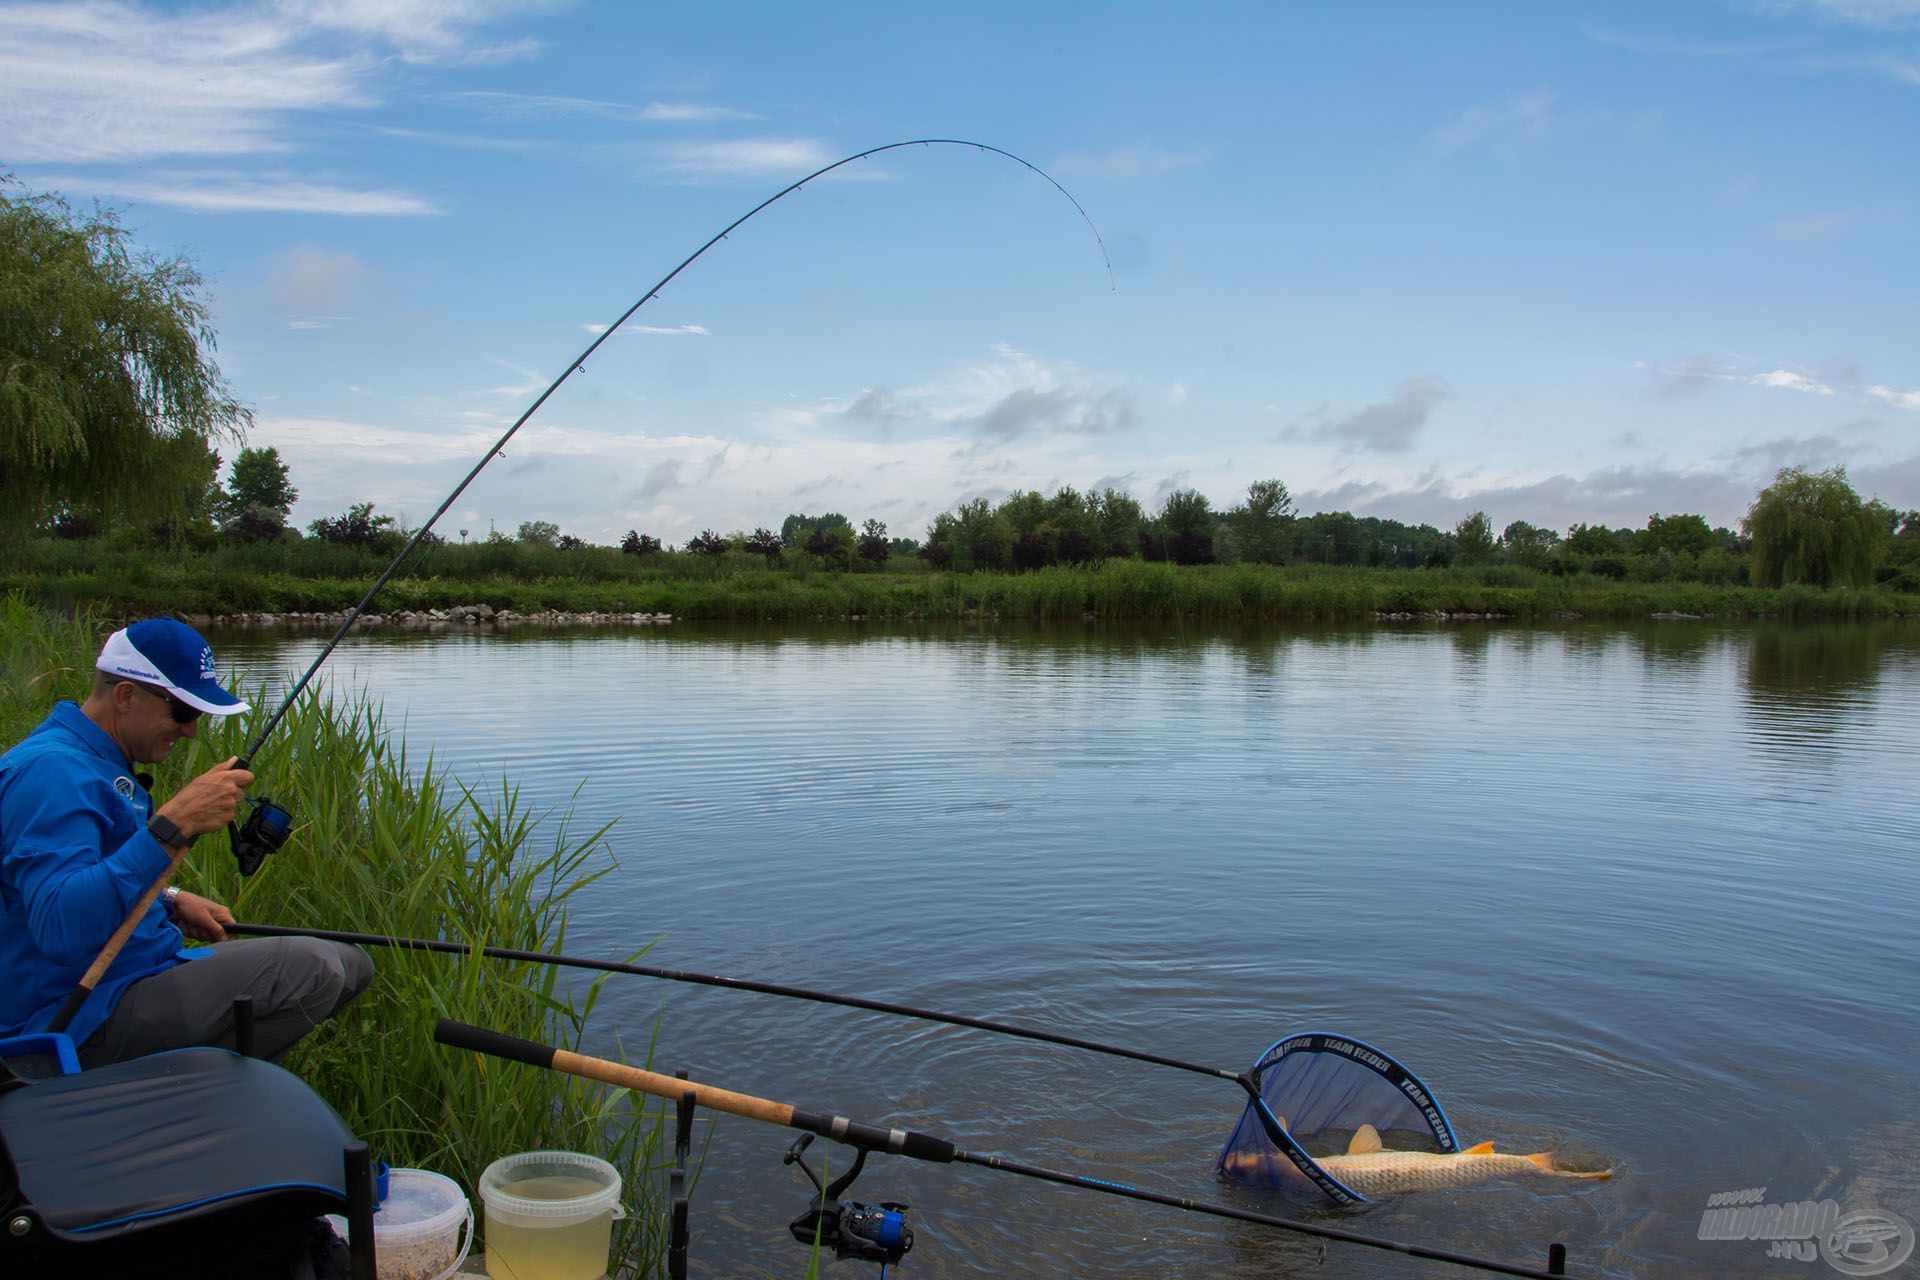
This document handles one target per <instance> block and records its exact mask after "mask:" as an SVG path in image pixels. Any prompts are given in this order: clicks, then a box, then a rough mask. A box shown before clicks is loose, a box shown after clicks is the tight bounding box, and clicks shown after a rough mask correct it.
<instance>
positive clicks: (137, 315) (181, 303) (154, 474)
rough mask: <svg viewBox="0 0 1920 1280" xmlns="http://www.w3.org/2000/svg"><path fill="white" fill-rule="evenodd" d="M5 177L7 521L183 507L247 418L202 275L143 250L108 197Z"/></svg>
mask: <svg viewBox="0 0 1920 1280" xmlns="http://www.w3.org/2000/svg"><path fill="white" fill-rule="evenodd" d="M0 184H3V185H0V532H5V533H8V534H11V535H17V534H18V533H20V532H22V531H23V530H24V529H25V528H28V527H31V526H33V525H35V524H38V523H39V522H41V521H43V520H45V519H46V518H47V517H48V516H50V515H53V514H55V513H57V512H60V511H84V512H87V513H90V514H95V515H97V516H99V517H101V518H103V519H104V520H106V521H108V522H114V521H123V520H148V521H157V522H164V521H167V520H171V519H177V518H179V517H180V516H182V515H183V514H185V509H186V508H187V507H188V506H189V505H191V502H192V500H193V497H194V495H195V494H196V493H197V492H200V491H204V489H205V488H206V474H205V473H206V469H207V458H208V451H209V449H210V448H211V447H212V446H213V445H214V444H215V443H216V442H218V441H222V440H227V439H232V438H235V437H237V436H238V435H239V433H240V432H241V431H242V430H243V429H244V428H245V426H246V425H247V423H248V422H249V420H250V419H249V415H248V413H247V411H246V410H245V409H244V408H242V407H241V405H240V404H239V402H238V401H236V400H235V399H234V398H233V395H232V394H231V392H229V390H228V389H227V385H226V383H225V381H224V380H223V379H222V378H221V376H220V371H219V369H218V368H217V367H216V366H215V364H214V360H213V350H214V337H213V328H212V326H211V324H210V323H209V318H208V312H207V305H206V303H205V301H204V300H203V298H202V296H201V294H202V289H203V287H204V281H203V280H202V279H201V276H200V273H199V272H198V271H196V270H195V269H194V268H193V266H192V264H191V263H189V262H188V261H187V260H186V259H185V258H160V257H156V256H154V255H151V254H148V253H144V252H141V251H140V250H138V249H137V248H136V247H135V246H134V245H133V244H132V243H131V237H130V235H129V233H128V232H127V231H126V229H125V228H123V227H122V226H120V224H119V222H118V220H117V219H116V217H115V216H114V214H113V213H112V212H111V211H109V210H99V209H96V210H95V211H94V212H93V213H92V214H89V215H85V216H83V215H81V214H78V213H76V212H75V211H74V210H73V209H72V208H71V207H70V206H69V205H68V204H67V202H66V201H65V200H63V199H61V198H60V197H59V196H57V195H51V194H45V195H30V194H25V193H23V192H20V191H19V189H18V187H17V185H16V184H13V183H12V182H11V181H10V180H5V179H0ZM5 541H6V542H9V543H13V542H15V541H16V539H15V538H14V537H8V538H7V539H5Z"/></svg>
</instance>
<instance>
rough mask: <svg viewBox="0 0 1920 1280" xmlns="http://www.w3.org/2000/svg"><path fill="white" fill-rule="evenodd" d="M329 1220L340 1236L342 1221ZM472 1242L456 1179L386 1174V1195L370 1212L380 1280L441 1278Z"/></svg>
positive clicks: (419, 1172)
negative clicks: (372, 1212)
mask: <svg viewBox="0 0 1920 1280" xmlns="http://www.w3.org/2000/svg"><path fill="white" fill-rule="evenodd" d="M330 1221H331V1222H332V1223H333V1226H334V1230H335V1231H336V1232H337V1233H338V1234H339V1236H340V1238H341V1239H343V1240H344V1239H346V1238H347V1223H346V1219H344V1218H339V1217H332V1218H330ZM463 1228H464V1229H463ZM472 1246H473V1206H472V1205H470V1204H468V1203H467V1197H466V1193H465V1192H463V1191H461V1190H460V1184H459V1183H457V1182H455V1181H454V1180H453V1179H452V1178H448V1177H443V1176H441V1175H440V1174H437V1173H431V1172H429V1171H427V1170H425V1169H395V1170H393V1171H392V1172H391V1173H390V1174H389V1175H388V1178H387V1198H386V1199H385V1200H382V1201H381V1202H380V1208H379V1209H378V1211H376V1212H375V1213H374V1215H373V1248H374V1254H375V1257H376V1259H377V1260H378V1264H379V1270H378V1273H377V1274H378V1275H379V1277H380V1280H447V1277H448V1276H451V1275H452V1274H453V1273H454V1272H456V1271H458V1270H459V1269H460V1264H461V1263H463V1262H465V1261H466V1260H467V1250H468V1249H470V1248H471V1247H472Z"/></svg>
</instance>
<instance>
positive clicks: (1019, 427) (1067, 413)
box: [831, 343, 1140, 442]
mask: <svg viewBox="0 0 1920 1280" xmlns="http://www.w3.org/2000/svg"><path fill="white" fill-rule="evenodd" d="M992 350H993V355H994V358H993V359H991V360H988V361H984V362H980V363H975V364H970V365H962V366H959V367H957V368H953V369H950V370H948V371H947V372H946V373H944V374H942V375H941V376H940V377H939V378H936V379H934V380H932V381H930V382H928V383H925V384H923V385H921V386H917V387H909V388H906V389H903V390H897V391H896V390H893V389H891V388H886V387H874V388H868V389H867V390H865V391H863V392H861V393H860V394H859V395H858V396H855V397H853V398H852V399H851V400H846V401H841V402H839V403H836V404H835V405H833V406H831V408H832V410H833V411H834V412H835V413H836V414H838V415H839V416H840V417H842V418H844V419H847V420H850V421H852V422H855V423H876V424H879V425H881V426H883V427H893V426H895V425H898V424H914V423H917V424H919V425H920V426H921V427H923V428H929V427H930V428H933V429H937V430H955V429H958V430H960V431H963V432H965V433H966V434H968V435H970V436H974V437H976V438H978V439H979V440H982V441H987V442H1002V441H1006V440H1010V439H1012V438H1014V437H1017V436H1027V435H1080V436H1084V435H1099V434H1104V433H1108V432H1113V431H1125V430H1128V429H1130V428H1133V427H1136V426H1138V425H1139V424H1140V415H1139V413H1138V411H1137V410H1136V409H1135V407H1134V404H1133V398H1132V395H1131V394H1130V393H1129V392H1128V391H1127V390H1126V388H1125V387H1123V386H1117V385H1105V386H1102V385H1098V384H1096V383H1095V382H1094V381H1093V380H1091V379H1088V378H1086V377H1083V376H1081V375H1079V374H1077V373H1076V372H1074V371H1072V370H1065V371H1055V370H1054V369H1051V368H1049V367H1048V366H1047V365H1046V364H1044V363H1043V362H1041V361H1040V360H1038V359H1035V358H1034V357H1033V356H1031V355H1028V354H1027V353H1026V352H1024V351H1017V350H1015V349H1014V348H1012V347H1010V346H1008V345H1006V344H1005V343H999V344H996V345H995V346H994V347H993V348H992Z"/></svg>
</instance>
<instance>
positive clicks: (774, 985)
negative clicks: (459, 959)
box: [226, 923, 1285, 1144]
mask: <svg viewBox="0 0 1920 1280" xmlns="http://www.w3.org/2000/svg"><path fill="white" fill-rule="evenodd" d="M226 930H227V932H228V933H230V934H238V935H242V936H251V937H261V938H289V937H305V938H324V939H326V940H327V941H330V942H347V943H352V944H354V945H355V946H362V947H392V948H395V949H397V950H402V951H430V952H437V953H439V954H441V955H471V954H475V953H477V954H479V955H483V956H486V957H487V958H488V959H492V960H505V961H517V962H519V963H523V964H545V965H556V966H558V967H561V968H567V969H585V970H590V971H593V972H597V973H621V974H628V975H631V976H633V977H639V978H657V979H660V980H662V981H666V982H682V983H687V984H690V985H693V986H701V987H723V988H726V989H727V990H730V991H751V992H756V993H758V994H760V995H769V996H781V997H784V998H786V999H789V1000H807V1001H811V1002H813V1003H815V1004H830V1005H838V1006H840V1007H841V1008H845V1009H866V1010H869V1011H870V1012H873V1013H886V1014H893V1015H895V1016H897V1017H903V1018H917V1019H919V1020H921V1021H924V1022H940V1023H945V1024H947V1025H948V1026H954V1027H971V1028H973V1029H975V1030H978V1031H990V1032H993V1033H994V1034H996V1035H1003V1036H1012V1037H1015V1038H1017V1039H1021V1040H1034V1041H1038V1042H1040V1043H1042V1044H1054V1045H1060V1046H1062V1047H1064V1048H1069V1049H1081V1050H1084V1051H1086V1052H1088V1053H1098V1054H1104V1055H1106V1056H1108V1057H1112V1058H1125V1059H1129V1060H1131V1061H1133V1062H1145V1063H1150V1064H1152V1065H1154V1066H1158V1067H1170V1068H1172V1069H1173V1070H1176V1071H1186V1072H1190V1073H1192V1074H1194V1075H1200V1076H1209V1077H1212V1078H1213V1079H1216V1080H1225V1081H1229V1082H1230V1083H1232V1084H1233V1085H1235V1086H1236V1087H1238V1088H1240V1089H1241V1090H1243V1091H1244V1092H1245V1093H1246V1095H1247V1098H1248V1099H1249V1101H1250V1103H1251V1105H1252V1106H1253V1109H1254V1113H1255V1114H1256V1115H1257V1116H1258V1117H1259V1118H1260V1126H1261V1128H1262V1129H1264V1130H1266V1132H1267V1136H1268V1137H1269V1138H1271V1139H1273V1141H1274V1142H1275V1143H1276V1144H1284V1141H1285V1139H1284V1130H1283V1127H1282V1125H1281V1123H1280V1120H1279V1118H1278V1117H1277V1116H1275V1115H1274V1114H1273V1111H1272V1109H1271V1108H1269V1107H1268V1106H1267V1103H1266V1099H1264V1098H1263V1097H1261V1094H1260V1082H1259V1080H1258V1079H1256V1078H1255V1077H1254V1076H1253V1075H1251V1074H1250V1073H1248V1072H1244V1071H1229V1070H1227V1069H1226V1068H1224V1067H1210V1066H1207V1065H1206V1064H1204V1063H1199V1062H1190V1061H1188V1060H1186V1059H1184V1058H1176V1057H1172V1056H1170V1055H1168V1054H1162V1053H1153V1052H1151V1051H1149V1050H1145V1049H1133V1048H1128V1047H1127V1046H1125V1045H1117V1044H1107V1043H1105V1042H1103V1041H1099V1040H1093V1039H1089V1038H1087V1037H1084V1036H1072V1035H1066V1034H1064V1033H1062V1032H1058V1031H1047V1030H1044V1029H1042V1028H1039V1027H1026V1026H1021V1025H1020V1024H1018V1023H1013V1022H1000V1021H997V1020H995V1019H992V1018H975V1017H971V1016H969V1015H967V1014H959V1013H944V1012H941V1011H940V1010H938V1009H927V1008H922V1007H920V1006H918V1005H911V1004H905V1003H901V1002H899V1001H893V1000H878V999H874V998H873V997H870V996H857V995H846V994H843V993H839V992H832V991H820V990H816V989H815V988H812V987H801V986H795V985H793V984H791V983H785V982H765V981H761V980H759V979H755V978H731V977H726V976H723V975H721V974H714V973H694V972H690V971H688V970H684V969H668V968H663V967H660V966H658V965H646V964H632V963H629V962H627V961H621V960H599V959H594V958H591V957H584V956H568V955H558V954H555V953H552V952H546V951H521V950H516V949H514V948H511V947H490V946H480V945H475V944H472V943H467V942H458V941H449V940H445V939H440V938H407V937H397V936H394V935H390V934H381V933H353V932H348V931H345V930H339V929H303V928H294V927H291V926H286V925H271V924H251V923H238V924H230V925H227V926H226Z"/></svg>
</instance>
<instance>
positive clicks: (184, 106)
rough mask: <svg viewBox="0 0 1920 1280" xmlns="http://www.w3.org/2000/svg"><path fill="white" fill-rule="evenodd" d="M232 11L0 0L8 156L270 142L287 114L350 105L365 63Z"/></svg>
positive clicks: (215, 151) (116, 153)
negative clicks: (300, 43) (321, 50)
mask: <svg viewBox="0 0 1920 1280" xmlns="http://www.w3.org/2000/svg"><path fill="white" fill-rule="evenodd" d="M294 34H295V33H294V31H293V29H292V28H291V26H290V25H289V24H287V23H286V22H284V21H278V20H275V19H274V18H272V17H271V16H269V15H265V14H261V13H257V12H256V13H250V12H247V11H245V10H238V9H228V10H200V11H196V12H188V13H181V14H171V15H168V14H158V13H152V12H149V11H147V10H144V9H139V8H135V7H133V6H131V5H124V4H110V3H94V4H36V5H9V6H6V7H3V8H0V134H4V135H5V136H6V138H7V152H8V156H7V158H8V160H9V161H10V162H12V163H15V164H20V163H36V162H45V161H64V162H69V163H71V162H76V161H125V160H144V159H150V158H153V157H157V156H179V155H198V156H216V155H217V156H234V155H250V154H259V153H263V152H272V151H281V150H286V149H287V148H288V145H289V144H288V142H287V140H286V138H285V137H284V136H282V133H281V125H282V120H283V117H284V116H285V115H286V114H288V113H291V112H303V111H304V112H311V111H318V110H327V109H339V108H352V107H364V106H368V105H370V104H371V102H372V101H373V96H372V94H371V92H370V91H369V89H368V88H367V86H366V84H365V80H366V78H367V74H368V72H369V70H370V69H371V67H372V65H373V64H372V60H371V59H370V58H368V57H366V56H364V55H356V56H350V57H337V56H326V55H322V54H318V53H314V52H310V51H303V50H300V49H297V48H294V47H292V46H293V38H294Z"/></svg>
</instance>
